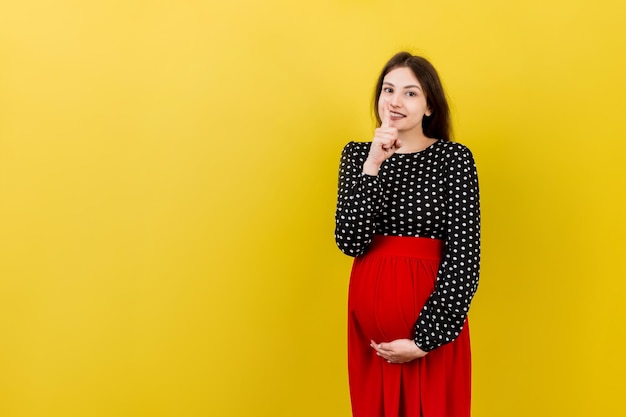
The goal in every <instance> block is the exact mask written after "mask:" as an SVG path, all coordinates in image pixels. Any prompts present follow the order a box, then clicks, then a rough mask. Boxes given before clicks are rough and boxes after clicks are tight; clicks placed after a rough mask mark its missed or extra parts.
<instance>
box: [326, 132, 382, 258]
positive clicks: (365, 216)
mask: <svg viewBox="0 0 626 417" xmlns="http://www.w3.org/2000/svg"><path fill="white" fill-rule="evenodd" d="M368 152H369V144H368V143H356V142H350V143H348V144H347V145H346V146H345V147H344V149H343V152H342V154H341V163H340V166H339V192H338V196H337V211H336V212H335V242H336V243H337V246H338V247H339V249H341V251H342V252H343V253H345V254H346V255H349V256H358V255H361V254H362V253H363V252H365V250H366V249H367V247H368V246H369V244H370V243H371V241H372V237H373V235H374V230H375V226H376V220H375V219H376V216H377V215H378V213H380V209H381V204H382V189H381V187H380V183H379V182H380V179H379V178H378V177H377V176H373V175H367V174H364V173H363V165H364V163H365V160H366V157H367V155H368Z"/></svg>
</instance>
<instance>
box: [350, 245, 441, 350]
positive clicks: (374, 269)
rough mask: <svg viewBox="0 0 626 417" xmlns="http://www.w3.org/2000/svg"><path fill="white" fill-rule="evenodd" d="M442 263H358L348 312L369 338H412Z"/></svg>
mask: <svg viewBox="0 0 626 417" xmlns="http://www.w3.org/2000/svg"><path fill="white" fill-rule="evenodd" d="M438 266H439V263H438V262H437V261H433V260H423V259H416V258H411V257H374V256H369V257H368V256H364V257H361V258H357V259H355V262H354V265H353V268H352V274H351V276H350V289H349V298H348V309H349V312H350V316H351V317H350V319H351V320H354V321H355V322H356V325H357V326H358V327H359V328H360V330H361V333H362V334H363V335H364V337H365V338H368V339H372V340H375V341H377V342H378V341H391V340H395V339H404V338H410V337H411V332H412V329H413V325H414V323H415V321H416V320H417V318H418V316H419V313H420V311H421V310H422V307H423V306H424V304H425V303H426V301H427V300H428V297H429V296H430V294H431V293H432V291H433V288H434V282H435V279H436V274H437V268H438Z"/></svg>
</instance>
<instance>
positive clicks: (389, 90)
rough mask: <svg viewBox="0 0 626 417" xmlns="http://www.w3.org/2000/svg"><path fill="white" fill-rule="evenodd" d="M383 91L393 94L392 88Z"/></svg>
mask: <svg viewBox="0 0 626 417" xmlns="http://www.w3.org/2000/svg"><path fill="white" fill-rule="evenodd" d="M383 91H384V92H385V93H393V90H392V89H391V88H389V87H385V88H383Z"/></svg>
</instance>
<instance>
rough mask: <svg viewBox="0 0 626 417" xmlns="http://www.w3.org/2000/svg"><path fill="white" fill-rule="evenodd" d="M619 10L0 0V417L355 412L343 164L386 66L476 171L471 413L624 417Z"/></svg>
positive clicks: (623, 85) (367, 126) (624, 34)
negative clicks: (477, 278)
mask: <svg viewBox="0 0 626 417" xmlns="http://www.w3.org/2000/svg"><path fill="white" fill-rule="evenodd" d="M625 16H626V6H624V3H623V2H622V1H619V0H614V1H611V0H597V1H582V0H557V1H544V0H528V1H524V2H513V3H511V2H502V1H500V0H478V1H473V2H466V1H460V0H457V1H453V0H448V1H446V0H444V1H430V2H416V1H396V2H389V1H376V0H363V1H356V0H352V1H351V0H335V1H331V0H317V1H311V2H306V3H302V2H292V1H286V0H268V1H264V2H256V1H252V0H235V1H220V2H216V1H198V0H195V1H192V0H188V1H185V0H183V1H174V0H165V1H160V2H153V1H118V0H110V1H96V2H91V1H87V2H85V1H77V0H60V1H50V0H22V1H12V2H9V1H4V2H3V3H2V5H1V6H0V415H2V416H6V417H22V416H24V417H25V416H63V417H72V416H81V417H84V416H289V417H291V416H301V417H306V416H349V415H350V411H349V398H348V390H347V377H346V357H345V356H346V355H345V350H346V347H345V309H346V291H347V280H348V273H349V267H350V259H349V258H347V257H345V256H343V255H341V254H340V252H339V251H338V250H337V249H336V248H335V246H334V241H333V214H334V204H335V191H336V176H337V163H338V158H339V153H340V151H341V148H342V147H343V145H344V144H345V143H346V142H347V141H349V140H369V139H370V137H371V135H372V129H373V122H372V117H371V114H370V110H369V108H370V106H369V103H370V99H371V94H372V89H373V85H374V81H375V78H376V76H377V74H378V71H379V69H380V68H381V67H382V65H383V63H384V62H385V61H386V60H387V59H388V58H389V57H390V56H391V55H392V54H393V53H394V52H396V51H398V50H402V49H410V50H412V51H413V52H417V53H421V54H424V55H425V56H427V57H428V58H430V59H431V60H432V62H433V63H434V64H435V66H436V67H437V68H438V69H439V71H440V75H441V76H442V78H443V80H444V83H445V86H446V88H447V90H448V93H449V95H450V98H451V104H452V107H453V111H454V126H455V131H456V138H457V140H458V141H460V142H461V143H464V144H466V145H468V146H469V147H470V148H471V149H472V150H473V152H474V155H475V157H476V160H477V163H478V167H479V175H480V181H481V191H482V206H483V239H484V240H483V268H482V276H481V286H480V289H479V292H478V295H477V297H476V299H475V302H474V304H473V307H472V314H471V320H472V326H471V327H472V334H473V351H474V397H473V410H474V414H473V415H474V416H477V417H483V416H484V417H491V416H494V417H495V416H498V417H500V416H509V417H514V416H524V417H525V416H531V415H532V416H590V415H597V416H618V415H626V405H624V401H623V398H622V397H623V385H624V384H623V375H624V374H625V373H626V361H625V360H624V359H623V350H624V349H623V345H624V342H625V341H626V337H624V326H625V325H626V314H625V307H624V302H625V301H626V300H625V297H624V292H625V290H626V284H625V283H624V281H625V280H624V276H625V274H626V267H625V266H624V258H625V256H624V254H623V252H624V249H625V244H624V235H625V233H626V227H625V222H624V217H623V216H624V215H623V212H624V208H623V205H624V197H625V196H624V194H625V193H624V188H625V187H624V178H625V177H626V161H625V155H626V153H625V151H626V145H625V141H626V139H625V138H626V128H625V126H626V124H625V123H624V116H623V113H624V110H625V105H624V97H625V96H626V82H625V79H624V74H626V63H625V58H624V50H625V46H626V30H625V29H624V27H626V18H625Z"/></svg>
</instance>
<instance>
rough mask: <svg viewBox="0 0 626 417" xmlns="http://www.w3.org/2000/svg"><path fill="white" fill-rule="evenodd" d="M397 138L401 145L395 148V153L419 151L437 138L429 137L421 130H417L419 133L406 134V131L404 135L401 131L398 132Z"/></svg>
mask: <svg viewBox="0 0 626 417" xmlns="http://www.w3.org/2000/svg"><path fill="white" fill-rule="evenodd" d="M398 139H400V142H401V143H402V146H401V147H400V148H399V149H398V150H397V152H396V153H412V152H419V151H422V150H424V149H426V148H428V147H429V146H430V145H432V144H433V143H435V142H437V139H433V138H429V137H427V136H426V135H424V133H422V132H421V131H420V132H419V134H417V133H412V134H408V132H407V134H405V135H402V133H401V132H400V134H399V135H398Z"/></svg>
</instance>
